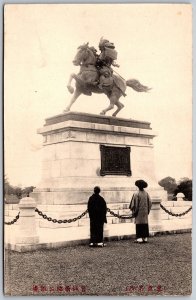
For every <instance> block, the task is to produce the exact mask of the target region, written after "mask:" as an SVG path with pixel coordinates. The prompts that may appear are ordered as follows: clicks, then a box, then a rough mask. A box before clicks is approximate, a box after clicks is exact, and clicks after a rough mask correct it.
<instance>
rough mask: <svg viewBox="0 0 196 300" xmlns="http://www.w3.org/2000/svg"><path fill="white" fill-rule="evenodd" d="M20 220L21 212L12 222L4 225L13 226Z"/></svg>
mask: <svg viewBox="0 0 196 300" xmlns="http://www.w3.org/2000/svg"><path fill="white" fill-rule="evenodd" d="M19 218H20V212H19V213H18V214H17V216H16V217H15V218H14V219H13V220H12V221H10V222H4V224H6V225H12V224H14V223H16V222H17V221H18V219H19Z"/></svg>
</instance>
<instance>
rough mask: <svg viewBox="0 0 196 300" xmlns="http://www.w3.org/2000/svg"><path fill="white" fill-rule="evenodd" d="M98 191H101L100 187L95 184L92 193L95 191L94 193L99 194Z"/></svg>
mask: <svg viewBox="0 0 196 300" xmlns="http://www.w3.org/2000/svg"><path fill="white" fill-rule="evenodd" d="M100 192H101V189H100V187H99V186H95V187H94V193H95V194H99V193H100Z"/></svg>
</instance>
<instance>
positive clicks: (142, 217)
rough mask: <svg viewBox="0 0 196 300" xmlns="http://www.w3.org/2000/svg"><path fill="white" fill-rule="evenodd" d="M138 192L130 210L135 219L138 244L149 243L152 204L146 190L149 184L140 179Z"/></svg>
mask: <svg viewBox="0 0 196 300" xmlns="http://www.w3.org/2000/svg"><path fill="white" fill-rule="evenodd" d="M135 185H136V186H137V187H138V189H139V190H138V191H137V192H136V193H134V194H133V197H132V199H131V203H130V206H129V208H130V210H131V211H132V214H133V215H134V217H135V224H136V241H135V242H137V243H147V241H148V237H149V226H148V215H149V213H150V210H151V206H152V202H151V199H150V196H149V194H148V193H147V192H146V191H145V190H144V188H146V187H147V186H148V184H147V182H145V181H144V180H142V179H140V180H137V181H136V182H135Z"/></svg>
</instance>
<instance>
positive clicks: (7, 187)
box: [4, 175, 35, 199]
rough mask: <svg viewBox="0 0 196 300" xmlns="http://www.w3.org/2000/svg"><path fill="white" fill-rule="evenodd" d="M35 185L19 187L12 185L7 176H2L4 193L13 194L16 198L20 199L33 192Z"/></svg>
mask: <svg viewBox="0 0 196 300" xmlns="http://www.w3.org/2000/svg"><path fill="white" fill-rule="evenodd" d="M34 188H35V186H32V185H31V186H28V187H25V188H23V189H22V188H21V187H19V186H12V185H11V184H10V183H9V180H8V178H7V176H6V175H5V176H4V195H15V196H17V198H18V199H21V198H22V196H28V195H29V193H31V192H33V190H34Z"/></svg>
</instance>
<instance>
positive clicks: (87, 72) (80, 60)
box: [64, 43, 149, 117]
mask: <svg viewBox="0 0 196 300" xmlns="http://www.w3.org/2000/svg"><path fill="white" fill-rule="evenodd" d="M96 61H97V55H96V52H95V51H94V50H93V47H89V46H88V43H87V44H84V45H82V46H80V47H78V52H77V54H76V56H75V58H74V60H73V64H74V65H75V66H81V67H80V72H79V74H78V75H76V74H74V73H72V74H71V75H70V78H69V81H68V84H67V88H68V90H69V92H70V93H71V94H73V93H74V94H73V97H72V99H71V101H70V103H69V105H68V106H67V108H66V109H65V110H64V112H67V111H69V110H70V108H71V106H72V105H73V104H74V102H75V101H76V100H77V98H78V97H79V96H80V95H81V94H85V95H89V96H91V95H92V93H98V94H101V93H104V94H106V95H107V97H108V98H109V100H110V105H109V106H108V107H107V108H105V109H104V110H102V111H101V113H100V114H101V115H105V114H106V112H107V111H109V110H111V109H113V108H114V105H116V106H117V110H116V111H115V112H114V113H113V114H112V116H114V117H115V116H116V115H117V113H118V112H119V111H120V110H121V109H122V108H123V107H124V105H123V104H122V103H121V102H120V101H119V99H120V97H121V96H122V95H124V96H125V90H126V87H127V86H129V87H131V88H133V89H134V90H135V91H137V92H147V91H148V90H149V88H148V87H147V86H144V85H142V84H141V83H140V82H139V81H138V80H136V79H130V80H127V81H125V80H124V79H123V78H122V77H120V76H117V75H114V74H113V75H112V77H113V85H112V87H111V88H110V89H109V90H104V89H103V90H102V89H100V88H99V87H98V82H99V71H98V69H97V68H96ZM73 78H74V79H75V81H76V88H75V91H74V88H73V87H72V86H71V82H72V79H73Z"/></svg>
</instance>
